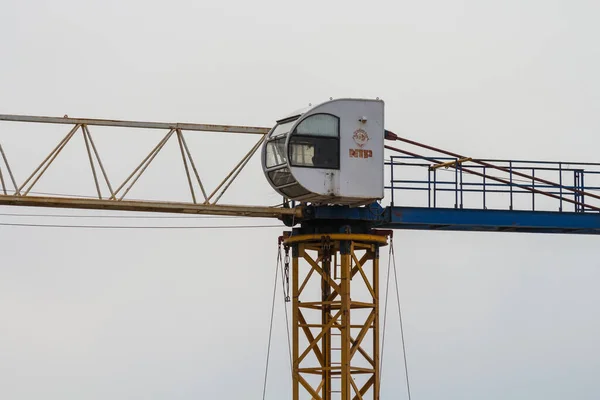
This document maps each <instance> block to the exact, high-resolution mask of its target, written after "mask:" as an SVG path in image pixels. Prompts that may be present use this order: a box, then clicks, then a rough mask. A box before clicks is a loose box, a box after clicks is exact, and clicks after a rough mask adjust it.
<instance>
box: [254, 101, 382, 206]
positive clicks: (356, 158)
mask: <svg viewBox="0 0 600 400" xmlns="http://www.w3.org/2000/svg"><path fill="white" fill-rule="evenodd" d="M383 111H384V103H383V101H381V100H368V99H336V100H331V101H327V102H325V103H322V104H319V105H316V106H312V107H309V108H306V109H303V110H301V111H298V112H295V113H292V114H291V115H289V116H288V117H285V118H282V119H280V120H279V121H277V125H275V127H274V128H273V129H271V131H270V132H269V133H268V135H267V139H266V141H265V143H264V144H263V148H262V164H263V170H264V172H265V176H266V177H267V180H268V181H269V183H270V184H271V186H273V188H274V189H275V190H276V191H277V192H278V193H280V194H281V195H282V196H284V197H286V198H288V199H291V200H297V201H302V202H310V203H313V204H340V205H362V204H369V203H372V202H374V201H376V200H380V199H382V198H383V169H384V160H383V146H384V134H385V133H384V112H383Z"/></svg>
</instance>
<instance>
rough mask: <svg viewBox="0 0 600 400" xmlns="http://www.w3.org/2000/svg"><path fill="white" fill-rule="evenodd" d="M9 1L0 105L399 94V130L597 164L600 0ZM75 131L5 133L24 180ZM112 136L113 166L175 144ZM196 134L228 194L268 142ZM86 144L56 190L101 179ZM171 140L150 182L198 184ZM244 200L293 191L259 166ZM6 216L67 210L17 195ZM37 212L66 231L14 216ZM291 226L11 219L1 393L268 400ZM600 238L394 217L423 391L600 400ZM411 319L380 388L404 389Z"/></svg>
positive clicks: (272, 110) (243, 103) (185, 108)
mask: <svg viewBox="0 0 600 400" xmlns="http://www.w3.org/2000/svg"><path fill="white" fill-rule="evenodd" d="M1 10H2V11H1V12H0V38H2V39H1V43H2V46H1V48H2V56H1V57H0V113H6V114H33V115H53V116H62V115H64V114H68V115H69V116H72V117H77V116H79V117H90V118H114V119H138V120H156V121H180V122H199V123H224V124H243V125H258V126H269V125H272V124H273V122H274V120H275V119H276V118H277V117H279V116H280V115H284V114H286V113H287V112H289V111H290V110H294V109H297V108H299V107H302V106H305V105H306V104H307V103H309V102H312V103H317V102H319V101H322V100H325V99H328V98H329V97H330V96H332V97H380V98H382V99H384V100H385V101H386V126H387V127H388V129H391V130H393V131H395V132H398V133H400V134H403V135H405V136H407V137H410V138H413V139H415V140H420V141H423V142H425V143H430V144H432V145H435V146H439V147H442V148H448V149H450V150H454V151H457V152H460V153H462V154H468V155H470V156H476V157H486V158H487V157H500V158H519V159H568V160H581V161H597V147H598V143H599V142H600V141H599V140H598V134H597V132H598V130H599V128H600V120H599V118H598V116H599V115H600V112H599V111H600V101H599V100H600V79H598V76H597V74H598V71H599V70H600V53H599V50H598V49H599V48H598V45H597V38H598V36H599V34H600V28H599V27H598V24H597V20H598V17H599V14H600V3H598V2H596V1H584V0H579V1H566V0H562V1H561V0H556V1H541V0H528V1H516V0H506V1H503V2H497V1H485V0H479V1H474V0H472V1H466V0H465V1H457V0H444V1H442V0H437V1H436V0H430V1H420V2H402V1H401V2H395V1H372V2H364V1H362V2H357V1H344V2H341V1H329V2H317V1H304V2H293V3H291V2H281V1H253V2H241V1H221V2H210V3H208V2H204V1H175V0H174V1H170V2H144V1H131V0H128V1H110V0H109V1H102V2H100V1H98V2H77V1H61V0H55V1H51V2H50V1H48V2H44V1H33V0H32V1H15V0H3V2H2V3H1ZM65 133H66V130H65V129H64V127H63V128H60V127H58V128H56V127H54V128H51V129H50V130H49V132H48V134H47V135H46V134H37V133H35V132H33V131H32V130H31V128H30V127H23V126H16V125H10V124H6V125H5V124H0V142H1V143H2V144H3V146H5V148H6V150H7V151H8V152H9V156H11V161H12V164H14V168H15V171H16V173H17V175H18V177H19V179H20V180H22V179H23V178H25V176H26V175H27V173H28V171H31V168H32V167H33V166H34V165H35V163H36V162H39V161H40V160H41V158H42V157H43V156H44V155H45V153H47V152H48V151H49V150H50V148H51V147H52V146H53V144H54V143H56V141H57V140H58V138H59V136H60V135H61V134H62V135H64V134H65ZM92 133H93V134H94V137H95V138H96V140H97V141H98V146H99V147H100V148H101V152H102V154H103V155H104V157H105V161H106V163H107V164H109V165H110V167H108V168H109V173H110V174H112V176H117V178H115V179H117V180H118V177H124V176H126V175H127V173H128V171H130V170H131V168H132V166H133V164H134V163H135V162H136V161H137V160H139V159H140V157H141V156H142V155H143V154H144V153H145V152H147V150H148V149H149V148H151V146H153V144H154V143H156V140H157V139H158V136H157V135H156V134H151V133H148V137H145V136H144V135H143V134H141V136H140V135H138V136H130V135H128V134H127V135H126V134H123V135H120V134H114V133H113V134H108V133H107V134H106V135H103V131H102V130H97V132H96V131H94V130H92ZM111 135H112V136H111ZM150 139H152V140H150ZM188 140H190V143H192V145H193V146H194V148H195V149H196V151H195V152H194V154H197V155H198V158H199V160H198V164H199V165H200V166H201V169H202V170H203V171H205V176H206V179H207V180H208V181H210V182H212V183H213V185H214V183H215V182H217V181H218V179H219V177H221V176H222V174H223V173H224V171H225V169H226V168H227V166H230V165H232V164H234V163H235V162H236V161H237V160H236V158H238V157H239V156H241V155H242V153H243V151H244V149H247V148H248V147H249V146H250V143H251V141H252V140H253V139H252V138H240V136H235V137H232V136H229V137H223V136H222V135H221V136H194V135H190V138H189V139H188ZM205 141H208V144H207V142H205ZM73 146H74V147H73V149H71V148H69V149H68V150H65V151H66V152H67V153H68V154H66V155H65V157H64V159H63V160H62V161H61V159H59V160H57V165H56V166H53V168H52V169H50V170H49V172H48V176H47V177H45V178H44V179H43V180H42V181H40V187H39V188H38V190H40V191H43V190H63V189H64V190H72V191H74V192H76V193H81V192H83V191H87V192H89V191H90V190H92V194H93V186H91V183H90V182H91V181H90V179H89V170H87V169H86V168H87V167H88V166H87V165H86V164H85V162H86V159H85V154H84V153H83V152H82V151H81V147H79V148H78V149H77V148H76V147H77V146H83V144H82V142H79V143H77V146H76V145H73ZM170 151H171V153H170V155H168V156H165V157H164V158H163V159H161V160H157V163H158V162H159V161H162V164H160V165H161V167H160V168H159V167H158V166H157V167H155V168H154V169H150V170H149V171H148V173H149V176H148V177H146V180H145V181H144V182H145V186H144V185H142V186H141V187H140V188H139V189H138V190H137V191H136V192H135V193H132V195H135V196H136V197H144V198H164V197H169V196H171V195H173V196H181V198H182V199H185V195H186V192H185V190H186V187H185V181H182V180H179V181H177V180H176V179H172V178H171V177H172V176H177V177H178V178H177V179H181V176H180V175H181V174H180V172H181V171H180V170H178V169H177V168H181V165H180V164H177V162H179V160H177V158H176V156H177V151H178V150H177V148H176V147H172V148H171V149H170ZM61 163H62V164H61ZM157 165H158V164H157ZM54 167H56V168H54ZM61 167H62V169H61ZM170 168H171V169H170ZM154 179H156V180H154ZM161 179H162V180H161ZM144 182H140V185H141V184H142V183H144ZM154 182H159V183H154ZM224 200H226V202H228V203H237V204H245V203H248V204H276V203H277V202H278V201H279V197H278V196H277V195H276V194H275V193H274V192H273V191H272V190H271V189H270V187H269V186H268V184H267V183H266V182H265V180H264V177H263V176H262V172H261V171H260V165H259V163H258V162H256V160H255V161H254V162H253V163H251V164H249V166H248V170H247V171H245V172H244V174H242V176H241V179H240V181H239V182H238V183H237V185H235V186H234V187H232V191H231V193H230V194H229V195H228V196H227V197H226V199H224ZM10 212H23V213H35V212H37V213H42V212H43V213H48V212H54V211H52V210H45V211H39V210H31V209H16V208H8V207H4V208H0V213H10ZM62 212H63V213H64V212H65V211H62ZM67 213H68V212H67ZM71 213H73V212H71ZM112 214H114V213H112ZM83 215H98V214H97V213H91V212H89V213H83ZM17 221H18V222H29V223H31V222H38V223H50V222H56V220H54V219H53V220H49V219H47V218H42V217H38V218H28V219H24V218H21V219H17V218H14V217H7V216H0V222H17ZM60 222H63V223H67V222H71V223H74V222H76V223H99V222H100V221H98V220H92V219H85V220H83V219H82V220H75V221H73V220H71V221H66V220H61V221H60ZM113 222H114V223H116V224H126V223H134V224H141V223H149V224H158V223H163V222H160V221H159V222H157V221H154V220H148V221H144V220H141V221H137V220H134V221H133V222H131V221H121V220H116V221H113ZM164 223H171V224H179V225H180V224H190V225H208V224H221V223H232V222H229V221H222V220H203V219H198V220H192V221H191V222H190V221H178V220H175V221H168V222H164ZM236 223H240V224H251V223H267V224H272V223H274V222H273V221H262V220H261V221H253V220H241V221H237V220H236ZM280 231H281V229H279V228H266V229H263V230H260V231H254V230H253V231H249V230H221V231H207V230H183V231H179V230H178V231H170V230H159V231H137V230H136V231H96V230H53V229H34V228H16V227H6V226H0V243H1V245H0V321H1V328H0V398H3V399H15V400H21V399H38V398H42V397H43V398H46V399H61V400H66V399H81V398H86V399H106V398H109V397H110V398H111V399H157V400H158V399H174V398H176V399H198V398H202V399H204V398H215V399H233V398H244V399H245V398H247V399H255V398H260V395H261V390H262V377H263V368H264V359H265V354H266V339H267V329H268V320H269V312H270V300H271V299H270V296H271V287H272V279H273V271H274V267H275V265H274V262H275V251H276V238H277V236H278V234H279V233H280ZM596 241H597V239H596V238H594V237H575V236H554V235H552V236H544V235H518V234H467V233H464V234H458V233H439V232H437V233H434V232H397V233H396V252H397V259H398V262H399V266H400V268H401V271H400V275H401V281H400V287H401V291H402V293H401V295H402V301H403V308H404V312H405V328H406V339H407V346H408V360H409V368H410V372H411V387H412V390H413V399H415V400H429V399H432V400H433V399H441V398H444V399H448V400H453V399H457V400H458V399H460V400H466V399H482V398H483V399H490V400H494V399H507V398H510V399H517V400H518V399H532V398H543V399H545V400H553V399H557V400H558V399H561V400H562V399H565V398H577V399H597V398H599V397H600V386H599V385H598V383H597V376H598V374H599V373H600V362H599V361H598V360H600V348H599V346H598V337H599V335H600V322H599V321H598V317H597V315H598V312H597V310H596V304H598V302H599V301H600V294H599V293H598V290H597V282H598V281H599V279H600V270H599V269H598V262H597V261H596V259H597V257H596V256H597V251H595V250H594V249H597V244H596ZM382 262H383V263H384V264H385V263H387V256H385V255H384V256H383V258H382ZM282 318H283V313H282V308H281V306H279V309H278V313H277V320H276V324H277V329H276V331H275V333H276V337H275V339H274V340H275V343H274V350H273V361H272V369H271V375H270V378H269V379H270V380H269V388H268V389H269V390H268V398H270V399H283V398H289V397H290V383H289V369H288V364H287V362H288V361H287V358H286V357H287V353H286V348H285V332H284V327H283V319H282ZM395 325H397V321H396V320H392V323H391V330H390V331H389V336H388V339H387V341H388V342H387V344H386V347H387V350H386V355H385V362H386V364H385V365H384V372H383V374H384V375H383V383H382V391H383V394H382V400H386V399H403V398H405V388H404V384H403V378H402V364H401V353H400V349H399V336H398V329H397V326H395Z"/></svg>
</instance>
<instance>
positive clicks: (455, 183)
mask: <svg viewBox="0 0 600 400" xmlns="http://www.w3.org/2000/svg"><path fill="white" fill-rule="evenodd" d="M455 162H456V164H455V165H454V208H458V158H456V159H455Z"/></svg>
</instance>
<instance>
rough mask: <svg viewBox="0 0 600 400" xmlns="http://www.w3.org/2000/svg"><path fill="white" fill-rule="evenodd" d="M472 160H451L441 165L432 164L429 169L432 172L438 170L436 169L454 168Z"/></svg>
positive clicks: (467, 158) (466, 158) (469, 158)
mask: <svg viewBox="0 0 600 400" xmlns="http://www.w3.org/2000/svg"><path fill="white" fill-rule="evenodd" d="M472 160H473V159H472V158H471V157H463V158H459V159H458V160H452V161H447V162H443V163H439V164H434V165H432V166H431V167H429V169H430V170H434V169H438V168H448V167H455V166H457V165H458V164H462V163H466V162H467V161H472Z"/></svg>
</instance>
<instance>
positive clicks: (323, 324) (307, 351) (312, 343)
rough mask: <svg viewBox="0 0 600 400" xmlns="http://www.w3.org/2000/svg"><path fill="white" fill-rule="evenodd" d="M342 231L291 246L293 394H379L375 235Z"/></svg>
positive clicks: (346, 397) (345, 397)
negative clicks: (363, 236) (371, 238)
mask: <svg viewBox="0 0 600 400" xmlns="http://www.w3.org/2000/svg"><path fill="white" fill-rule="evenodd" d="M332 236H336V235H332ZM343 236H347V237H348V240H335V239H332V238H330V237H326V238H323V239H321V240H320V241H315V240H309V241H305V242H303V241H301V240H302V239H297V240H300V241H299V242H295V244H293V245H292V254H293V267H292V276H293V291H292V293H293V328H294V329H293V363H294V366H293V367H294V374H293V381H294V388H293V399H294V400H299V399H305V398H308V399H315V400H331V399H342V400H350V399H357V400H360V399H378V398H379V283H378V282H379V246H380V245H381V242H380V243H373V242H369V241H364V240H361V239H358V237H359V236H361V235H343ZM352 236H356V237H357V239H352ZM367 236H368V235H367ZM382 239H384V238H382ZM384 241H385V239H384Z"/></svg>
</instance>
